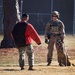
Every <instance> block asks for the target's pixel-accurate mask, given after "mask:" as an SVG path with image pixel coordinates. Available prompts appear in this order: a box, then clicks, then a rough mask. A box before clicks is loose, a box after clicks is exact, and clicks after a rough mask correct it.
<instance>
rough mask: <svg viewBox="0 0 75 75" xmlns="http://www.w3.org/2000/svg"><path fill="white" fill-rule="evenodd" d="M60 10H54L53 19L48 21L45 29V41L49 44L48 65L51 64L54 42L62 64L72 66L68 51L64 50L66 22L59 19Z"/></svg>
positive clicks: (59, 61)
mask: <svg viewBox="0 0 75 75" xmlns="http://www.w3.org/2000/svg"><path fill="white" fill-rule="evenodd" d="M58 18H59V12H58V11H53V13H52V20H51V21H50V22H48V23H47V25H46V29H45V43H47V44H48V55H47V62H48V64H47V66H49V65H50V64H51V61H52V56H53V49H54V44H55V46H56V49H57V55H58V56H57V58H58V63H59V65H60V66H63V65H65V66H70V65H71V64H70V62H69V60H68V56H67V53H65V52H66V51H64V47H63V43H64V42H63V40H64V36H65V30H64V28H65V27H64V24H63V22H62V21H60V20H59V19H58Z"/></svg>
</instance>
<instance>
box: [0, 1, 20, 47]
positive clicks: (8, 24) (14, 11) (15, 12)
mask: <svg viewBox="0 0 75 75" xmlns="http://www.w3.org/2000/svg"><path fill="white" fill-rule="evenodd" d="M3 12H4V17H3V25H4V37H3V40H2V41H1V47H2V48H11V47H14V42H13V40H12V37H11V32H12V29H13V27H14V25H15V23H16V22H17V21H19V20H20V12H19V4H18V0H3Z"/></svg>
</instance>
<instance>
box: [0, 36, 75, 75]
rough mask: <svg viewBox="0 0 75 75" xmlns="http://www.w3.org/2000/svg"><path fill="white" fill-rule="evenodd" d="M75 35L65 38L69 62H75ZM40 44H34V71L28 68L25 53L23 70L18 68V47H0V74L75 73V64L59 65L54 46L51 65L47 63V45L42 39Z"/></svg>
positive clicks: (48, 74)
mask: <svg viewBox="0 0 75 75" xmlns="http://www.w3.org/2000/svg"><path fill="white" fill-rule="evenodd" d="M41 38H42V37H41ZM74 38H75V37H74V36H68V37H66V39H65V47H66V50H67V52H68V54H69V56H70V59H69V60H70V62H71V63H73V64H75V42H74V41H75V39H74ZM42 41H43V42H42V44H41V45H40V46H38V45H35V43H33V47H34V55H35V64H34V69H35V70H34V71H29V70H28V64H27V55H26V66H24V67H25V69H24V70H23V71H21V70H20V67H19V65H18V49H16V48H4V49H0V75H14V74H15V75H75V66H72V65H71V66H63V67H60V66H59V65H58V62H57V51H56V49H55V48H54V52H53V60H52V63H51V66H46V65H47V62H46V61H47V60H46V59H47V45H46V44H45V43H44V39H43V40H42Z"/></svg>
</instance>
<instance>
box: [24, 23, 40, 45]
mask: <svg viewBox="0 0 75 75" xmlns="http://www.w3.org/2000/svg"><path fill="white" fill-rule="evenodd" d="M25 36H26V44H31V43H32V39H33V40H34V41H35V42H36V43H37V44H39V43H41V39H40V37H39V35H38V33H37V32H36V30H35V29H34V27H33V26H32V25H31V24H30V23H28V25H27V28H26V32H25Z"/></svg>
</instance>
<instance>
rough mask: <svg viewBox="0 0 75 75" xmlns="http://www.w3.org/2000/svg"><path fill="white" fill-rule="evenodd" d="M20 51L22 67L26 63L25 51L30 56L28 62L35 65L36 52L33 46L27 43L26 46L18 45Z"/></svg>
mask: <svg viewBox="0 0 75 75" xmlns="http://www.w3.org/2000/svg"><path fill="white" fill-rule="evenodd" d="M18 51H19V65H20V67H23V66H24V65H25V63H24V60H25V52H26V54H27V56H28V64H29V66H31V67H33V65H34V53H33V46H32V45H27V46H25V47H18Z"/></svg>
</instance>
